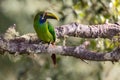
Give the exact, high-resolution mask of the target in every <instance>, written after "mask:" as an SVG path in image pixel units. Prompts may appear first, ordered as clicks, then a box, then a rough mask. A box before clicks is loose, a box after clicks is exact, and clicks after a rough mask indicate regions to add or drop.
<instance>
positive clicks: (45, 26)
mask: <svg viewBox="0 0 120 80" xmlns="http://www.w3.org/2000/svg"><path fill="white" fill-rule="evenodd" d="M47 19H57V20H58V17H57V16H55V15H54V14H52V13H50V12H39V13H37V14H36V16H35V18H34V29H35V31H36V33H37V36H38V38H39V39H40V40H42V41H44V42H46V43H51V44H53V45H54V43H55V40H56V34H55V30H54V27H53V26H52V25H51V24H50V23H49V22H48V21H47ZM51 58H52V61H53V64H54V65H56V55H55V54H52V55H51Z"/></svg>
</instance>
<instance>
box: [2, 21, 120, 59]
mask: <svg viewBox="0 0 120 80" xmlns="http://www.w3.org/2000/svg"><path fill="white" fill-rule="evenodd" d="M15 27H16V26H15V25H13V26H11V27H10V28H9V29H8V30H7V31H6V33H5V34H4V35H1V36H0V52H4V51H8V52H9V53H10V54H15V53H19V54H31V53H36V54H41V53H46V54H52V53H55V54H60V55H65V56H73V57H76V58H80V59H82V60H93V61H118V60H119V59H120V48H116V49H114V50H113V51H111V52H108V53H100V52H93V51H89V50H87V49H86V47H87V46H88V45H89V42H84V43H83V44H81V45H80V46H76V47H71V46H56V47H55V48H53V47H51V46H49V45H46V44H42V43H41V42H40V40H39V39H38V38H37V36H36V34H32V33H29V34H25V35H23V36H20V35H19V33H18V32H16V30H15ZM119 32H120V26H119V24H118V23H116V24H110V23H108V24H103V25H92V26H91V25H82V24H78V23H72V24H68V25H63V26H61V27H57V28H56V34H57V36H58V38H60V37H63V36H64V35H68V36H76V37H82V38H97V37H101V38H110V39H111V38H112V37H113V36H115V35H116V34H118V33H119Z"/></svg>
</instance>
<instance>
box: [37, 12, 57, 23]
mask: <svg viewBox="0 0 120 80" xmlns="http://www.w3.org/2000/svg"><path fill="white" fill-rule="evenodd" d="M35 19H38V20H39V22H40V24H42V23H44V22H46V20H47V19H56V20H59V18H58V17H57V16H56V15H55V14H53V13H51V12H38V13H37V14H36V16H35Z"/></svg>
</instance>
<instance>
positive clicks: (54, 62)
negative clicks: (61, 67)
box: [51, 54, 57, 67]
mask: <svg viewBox="0 0 120 80" xmlns="http://www.w3.org/2000/svg"><path fill="white" fill-rule="evenodd" d="M51 58H52V61H53V64H54V67H56V66H57V64H56V55H55V54H52V55H51Z"/></svg>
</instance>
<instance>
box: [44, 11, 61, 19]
mask: <svg viewBox="0 0 120 80" xmlns="http://www.w3.org/2000/svg"><path fill="white" fill-rule="evenodd" d="M45 14H46V15H45V16H46V17H47V19H56V20H58V21H59V18H58V17H57V16H56V15H55V14H53V13H51V12H46V13H45Z"/></svg>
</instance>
